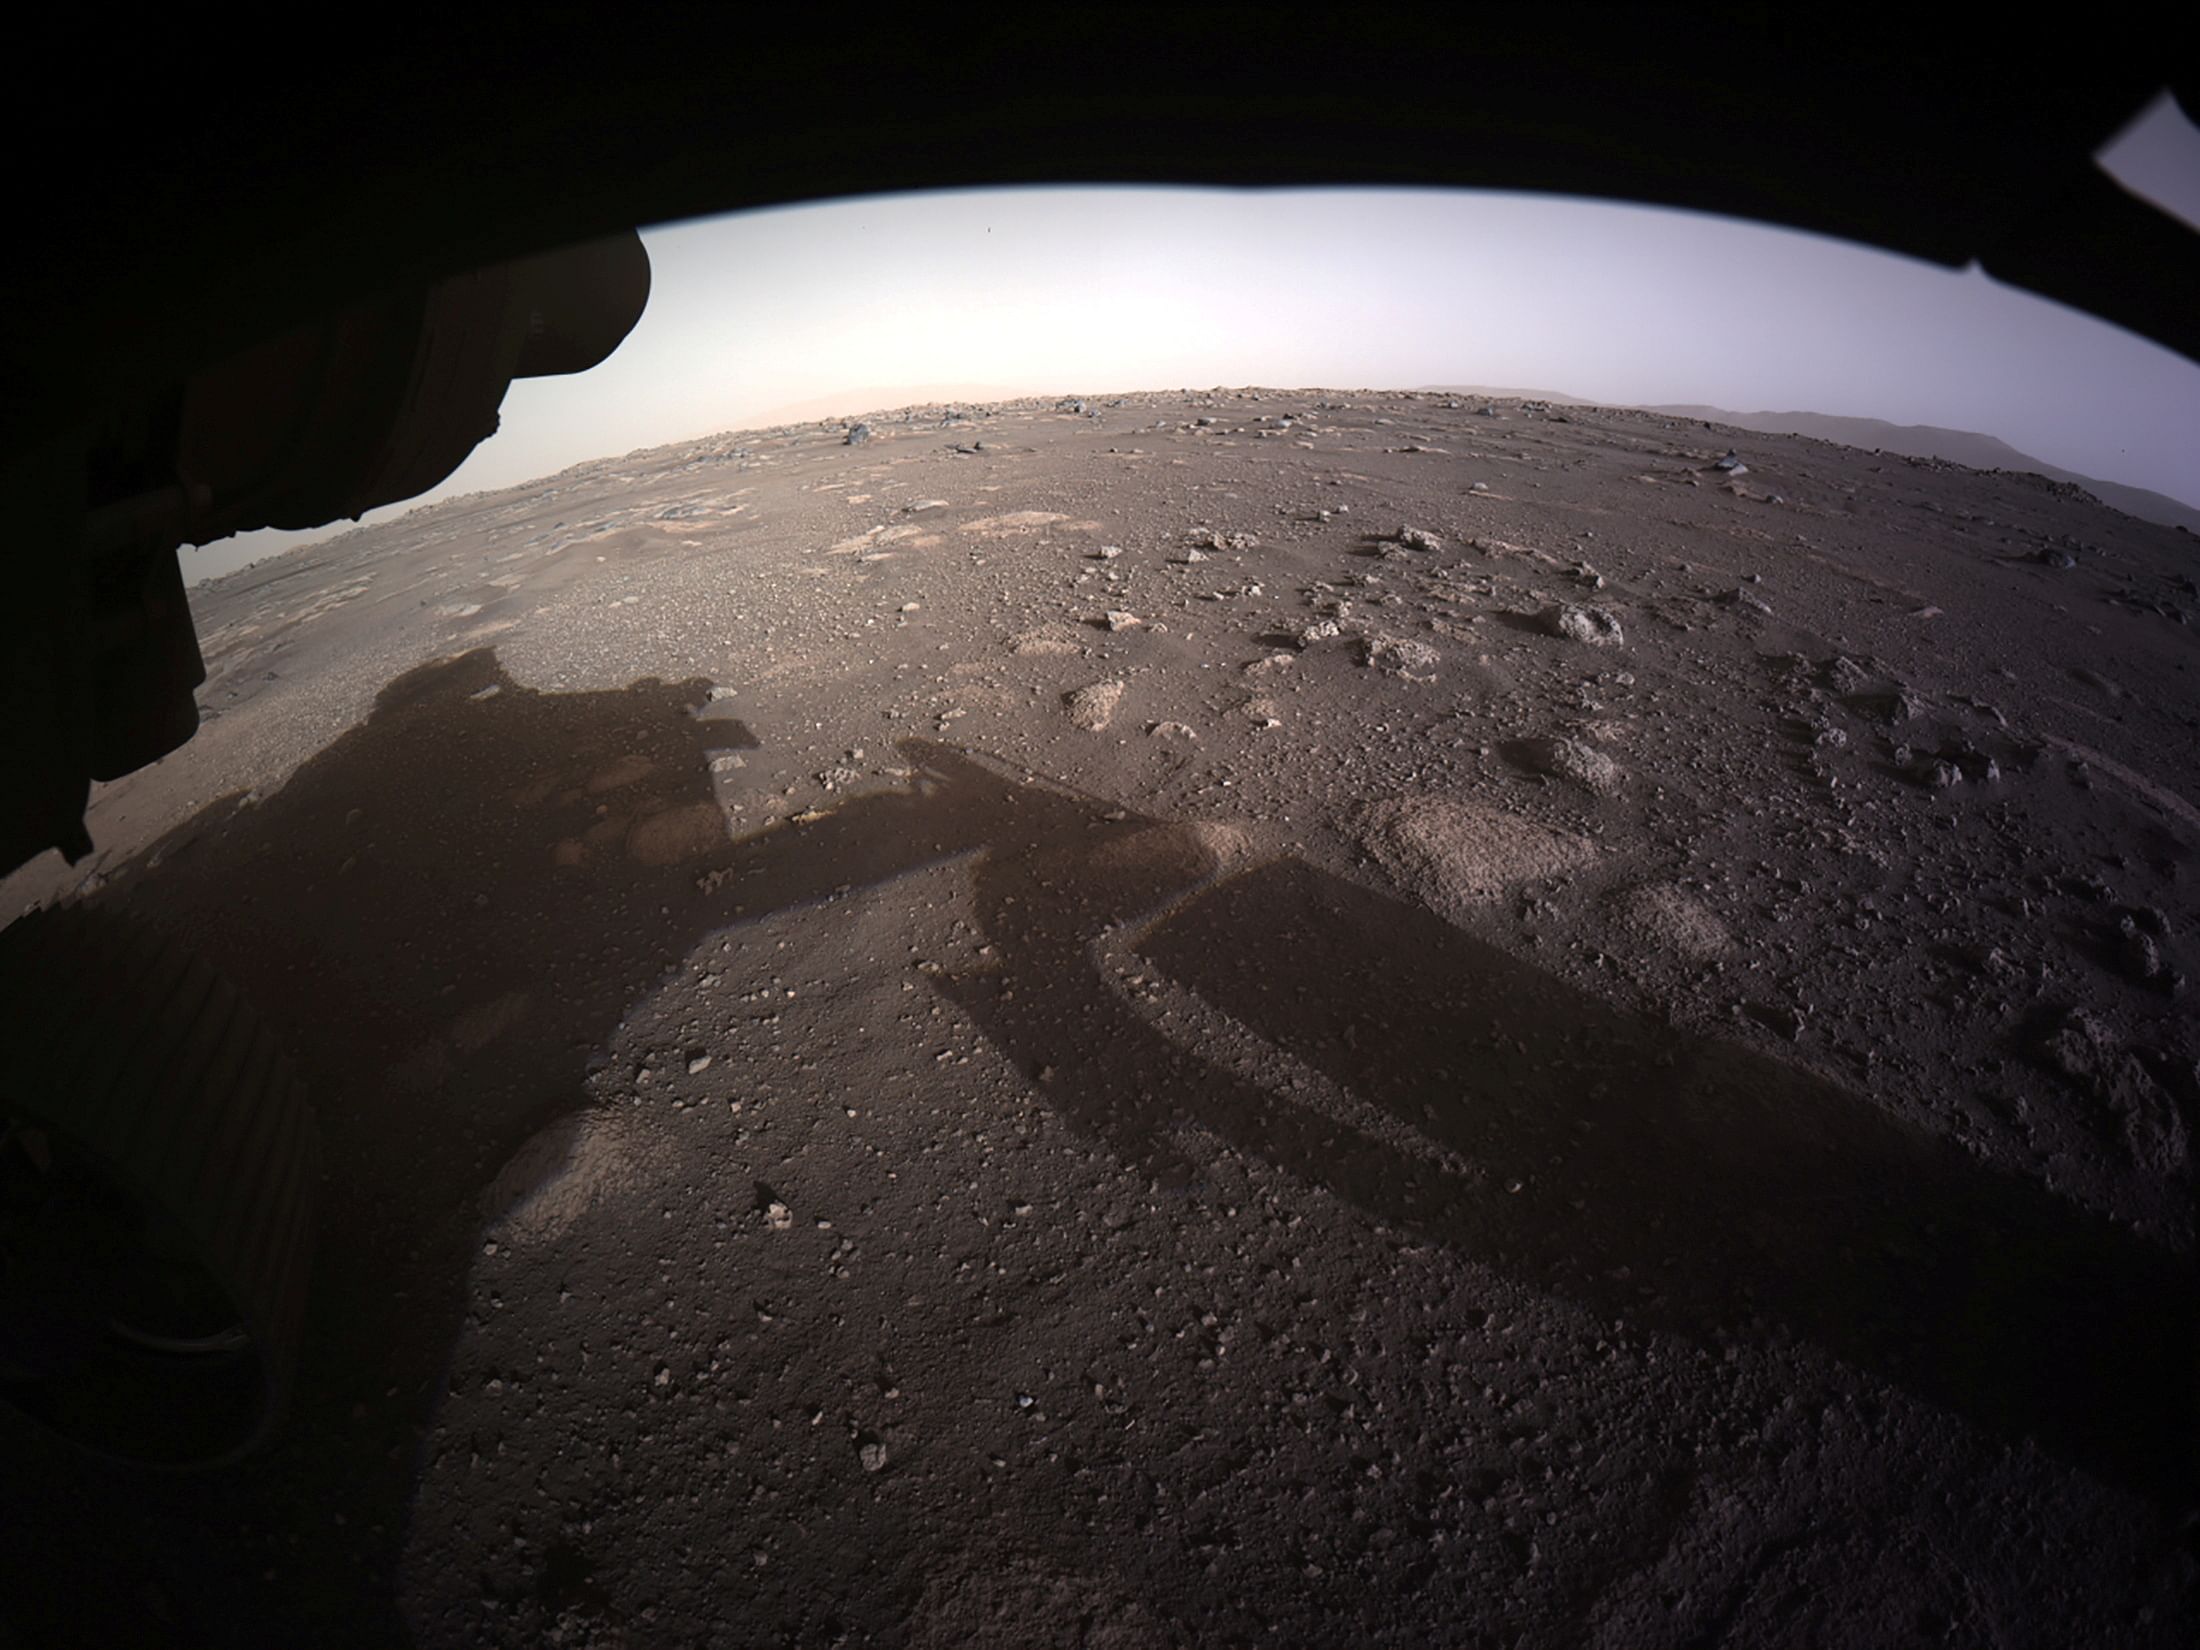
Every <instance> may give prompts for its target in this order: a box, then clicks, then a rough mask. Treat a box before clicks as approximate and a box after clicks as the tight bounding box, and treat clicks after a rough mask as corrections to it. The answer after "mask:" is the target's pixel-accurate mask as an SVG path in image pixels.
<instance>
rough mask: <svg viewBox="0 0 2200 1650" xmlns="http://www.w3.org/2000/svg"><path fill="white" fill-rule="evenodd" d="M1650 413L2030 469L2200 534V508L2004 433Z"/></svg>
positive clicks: (1803, 415)
mask: <svg viewBox="0 0 2200 1650" xmlns="http://www.w3.org/2000/svg"><path fill="white" fill-rule="evenodd" d="M1643 410H1644V411H1645V412H1657V413H1668V414H1671V415H1672V416H1673V417H1676V418H1701V419H1707V420H1709V421H1710V422H1712V423H1714V424H1731V425H1733V426H1734V427H1735V428H1736V429H1742V430H1761V431H1763V432H1764V433H1766V434H1768V435H1807V436H1815V437H1816V438H1817V439H1818V440H1820V441H1837V442H1839V443H1840V444H1841V445H1842V446H1844V447H1863V448H1866V449H1867V450H1870V449H1876V450H1877V451H1880V452H1886V453H1901V454H1903V455H1904V456H1906V457H1910V458H1940V459H1946V460H1947V461H1948V462H1949V463H1951V464H1965V465H1968V466H1970V467H1971V468H1972V469H1974V470H2030V471H2032V472H2033V473H2034V474H2036V475H2043V476H2046V477H2047V478H2048V479H2049V480H2050V481H2068V482H2073V483H2075V484H2076V485H2078V486H2080V487H2083V488H2084V489H2085V490H2086V491H2087V492H2089V493H2091V494H2092V495H2093V496H2094V497H2095V498H2097V499H2099V500H2100V501H2101V502H2102V503H2103V504H2106V505H2108V506H2110V507H2111V508H2113V509H2117V510H2121V511H2123V512H2124V513H2125V514H2126V515H2130V516H2137V517H2138V518H2139V519H2140V520H2141V521H2154V522H2160V523H2161V524H2162V525H2163V526H2164V527H2182V528H2184V529H2185V530H2186V531H2187V532H2190V533H2200V510H2196V509H2194V508H2193V507H2192V506H2191V505H2189V504H2185V503H2183V502H2181V501H2180V500H2177V499H2174V498H2169V497H2167V496H2166V495H2164V494H2161V493H2157V492H2154V491H2152V490H2151V489H2149V488H2146V487H2130V486H2126V485H2125V484H2124V483H2123V482H2120V481H2102V480H2100V479H2098V478H2097V477H2094V476H2088V475H2080V474H2079V473H2078V472H2077V471H2075V470H2065V469H2061V468H2059V467H2057V466H2056V465H2053V464H2047V463H2043V462H2042V461H2041V460H2039V459H2036V458H2034V457H2033V456H2032V455H2031V454H2030V453H2025V452H2019V451H2018V450H2017V449H2016V448H2014V447H2012V446H2010V445H2009V443H2008V442H2006V441H2003V440H2002V439H2001V438H2000V437H1999V436H1991V435H1980V434H1978V433H1976V432H1975V431H1972V430H1944V429H1941V428H1940V427H1938V426H1937V425H1933V424H1889V423H1887V422H1886V421H1884V420H1883V419H1877V418H1845V417H1842V416H1840V415H1839V414H1835V413H1807V412H1756V413H1738V412H1729V411H1727V410H1725V409H1724V408H1721V407H1700V406H1664V407H1645V408H1644V409H1643Z"/></svg>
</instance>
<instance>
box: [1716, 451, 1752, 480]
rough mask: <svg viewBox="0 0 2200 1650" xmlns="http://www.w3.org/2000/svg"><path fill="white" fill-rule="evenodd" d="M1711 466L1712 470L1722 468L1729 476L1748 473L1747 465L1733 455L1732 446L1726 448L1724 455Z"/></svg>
mask: <svg viewBox="0 0 2200 1650" xmlns="http://www.w3.org/2000/svg"><path fill="white" fill-rule="evenodd" d="M1711 467H1712V468H1713V469H1714V470H1724V471H1725V472H1726V473H1727V474H1728V475H1730V476H1746V475H1747V474H1749V466H1748V465H1746V464H1744V463H1743V462H1742V461H1741V460H1740V459H1739V458H1737V457H1736V456H1735V455H1734V449H1733V448H1732V447H1729V448H1727V450H1726V456H1725V457H1724V458H1722V459H1720V460H1719V461H1718V462H1717V463H1715V464H1713V465H1712V466H1711Z"/></svg>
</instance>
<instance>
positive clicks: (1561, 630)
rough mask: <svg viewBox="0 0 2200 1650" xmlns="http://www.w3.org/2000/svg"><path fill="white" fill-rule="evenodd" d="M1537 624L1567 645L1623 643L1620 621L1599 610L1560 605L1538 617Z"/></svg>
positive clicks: (1612, 645) (1595, 645) (1596, 645)
mask: <svg viewBox="0 0 2200 1650" xmlns="http://www.w3.org/2000/svg"><path fill="white" fill-rule="evenodd" d="M1537 622H1538V623H1540V624H1541V625H1542V627H1543V628H1544V630H1546V631H1547V632H1549V633H1550V634H1551V635H1553V636H1560V637H1563V638H1565V639H1566V640H1567V641H1569V642H1587V643H1588V644H1589V645H1590V646H1591V647H1619V646H1622V645H1624V644H1625V642H1626V637H1625V636H1624V635H1623V634H1622V633H1621V631H1620V626H1619V620H1618V619H1617V618H1615V617H1614V616H1613V615H1612V614H1610V613H1608V612H1606V611H1605V610H1604V609H1603V608H1601V607H1575V606H1574V605H1572V604H1571V603H1570V602H1560V603H1558V604H1556V605H1555V606H1551V607H1547V608H1545V609H1544V610H1543V611H1542V612H1541V613H1540V614H1538V615H1537Z"/></svg>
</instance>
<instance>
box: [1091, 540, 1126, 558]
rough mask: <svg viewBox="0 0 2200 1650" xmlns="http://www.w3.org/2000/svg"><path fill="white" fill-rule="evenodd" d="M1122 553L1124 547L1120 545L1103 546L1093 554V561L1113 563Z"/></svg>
mask: <svg viewBox="0 0 2200 1650" xmlns="http://www.w3.org/2000/svg"><path fill="white" fill-rule="evenodd" d="M1122 553H1123V547H1122V546H1121V545H1120V544H1103V545H1102V546H1100V548H1099V549H1097V550H1095V551H1094V552H1093V553H1092V559H1093V560H1094V561H1113V560H1115V558H1116V557H1117V556H1120V555H1121V554H1122Z"/></svg>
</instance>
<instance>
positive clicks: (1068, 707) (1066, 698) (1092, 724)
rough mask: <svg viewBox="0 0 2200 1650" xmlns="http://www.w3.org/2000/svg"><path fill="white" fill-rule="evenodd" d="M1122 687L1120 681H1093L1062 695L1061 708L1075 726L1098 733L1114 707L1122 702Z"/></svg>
mask: <svg viewBox="0 0 2200 1650" xmlns="http://www.w3.org/2000/svg"><path fill="white" fill-rule="evenodd" d="M1123 688H1124V684H1123V683H1121V682H1094V683H1093V684H1091V685H1090V686H1089V687H1081V688H1079V689H1077V690H1076V691H1075V692H1074V693H1065V694H1064V695H1062V708H1063V709H1064V711H1066V712H1067V713H1068V716H1069V719H1070V720H1071V721H1072V722H1074V723H1075V724H1076V725H1077V726H1079V727H1081V728H1083V729H1084V730H1085V731H1086V732H1088V733H1098V732H1099V731H1100V730H1101V729H1102V728H1104V727H1106V726H1107V725H1108V719H1109V718H1110V717H1112V716H1113V715H1114V714H1115V707H1116V706H1118V705H1120V704H1121V703H1122V702H1123Z"/></svg>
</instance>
